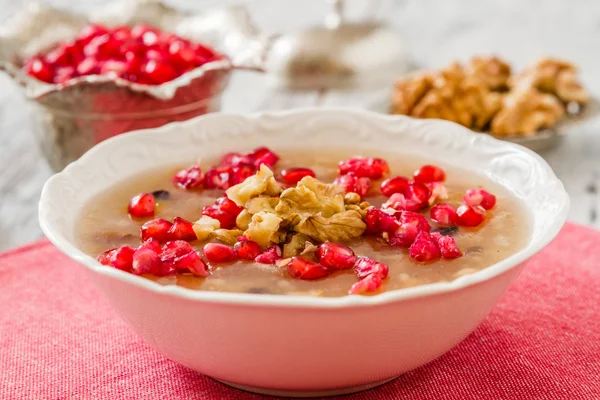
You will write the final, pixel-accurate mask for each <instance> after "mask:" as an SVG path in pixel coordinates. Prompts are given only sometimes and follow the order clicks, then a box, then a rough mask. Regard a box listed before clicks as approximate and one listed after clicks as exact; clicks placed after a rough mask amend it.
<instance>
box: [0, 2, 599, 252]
mask: <svg viewBox="0 0 600 400" xmlns="http://www.w3.org/2000/svg"><path fill="white" fill-rule="evenodd" d="M52 3H53V4H56V5H58V6H62V7H68V8H75V9H85V7H87V6H88V5H89V4H94V3H95V4H98V3H102V2H101V1H99V0H94V1H90V0H87V1H80V2H74V1H69V0H62V1H60V0H54V1H52ZM170 3H173V4H174V5H176V6H179V5H180V6H184V7H185V8H202V7H209V6H218V5H224V4H234V3H245V4H246V5H247V7H248V9H249V11H250V13H251V14H252V16H253V18H254V20H255V22H256V23H257V25H258V26H259V27H260V28H261V29H262V30H264V31H266V32H269V33H274V32H290V31H293V30H295V29H298V28H300V27H303V26H306V25H309V24H316V23H320V22H321V20H322V19H323V17H324V15H325V12H326V4H325V1H324V0H285V1H282V0H248V1H229V0H227V1H219V0H202V1H200V0H195V1H187V2H186V1H182V0H180V1H171V2H170ZM347 3H348V4H347V8H348V10H347V13H348V16H349V17H350V18H352V19H358V18H379V19H383V20H386V21H387V22H389V23H390V24H393V25H395V26H397V27H398V29H399V31H400V32H401V33H402V34H403V35H404V38H405V41H406V43H407V45H408V47H409V49H410V51H411V53H412V56H413V58H414V59H415V61H416V62H417V64H418V65H419V66H422V67H440V66H442V65H445V64H446V63H448V62H450V61H451V60H453V59H462V60H465V59H468V58H469V57H471V56H472V55H474V54H489V53H496V54H498V55H501V56H503V57H505V58H506V59H508V60H509V61H510V62H512V63H513V65H514V66H515V67H516V68H521V67H523V66H524V65H526V64H527V63H529V62H530V61H531V60H533V59H534V58H535V57H537V56H542V55H554V56H559V57H564V58H566V59H568V60H572V61H573V62H575V63H577V64H579V65H580V67H581V69H582V78H583V80H584V82H585V84H586V86H587V87H588V88H589V89H590V90H591V91H592V93H593V94H594V95H595V96H600V54H599V53H598V45H599V43H600V2H591V1H585V0H546V1H543V2H542V1H529V2H522V1H520V0H505V1H503V2H481V1H478V0H453V1H444V0H429V1H420V0H404V1H399V0H380V1H378V0H347ZM22 6H23V5H22V4H20V2H13V1H12V0H0V20H4V19H5V18H8V17H9V16H10V15H11V14H13V13H14V12H15V11H16V10H17V9H18V7H22ZM386 94H387V92H386V91H384V90H380V91H372V92H363V93H348V92H345V93H341V92H335V91H330V92H303V93H288V92H284V91H280V90H276V89H273V88H270V87H268V85H267V79H266V78H265V77H264V76H261V75H260V74H257V73H252V72H240V73H237V74H236V75H235V76H234V78H233V79H232V82H231V84H230V87H229V89H228V91H227V93H226V95H225V98H224V104H223V109H224V110H225V111H232V112H251V111H257V110H266V109H271V110H272V109H286V108H292V107H299V106H328V105H342V106H352V107H361V108H368V109H378V108H380V107H381V105H382V104H384V103H385V101H386ZM29 112H30V109H29V106H28V104H27V102H26V101H25V99H24V98H23V96H22V95H21V93H20V90H19V88H18V87H16V86H15V85H14V84H12V83H11V82H10V81H9V79H8V78H6V77H5V76H3V75H0V249H6V248H10V247H14V246H17V245H19V244H23V243H26V242H28V241H32V240H34V239H37V238H39V237H41V236H42V233H41V231H40V229H39V226H38V223H37V202H38V198H39V195H40V191H41V188H42V185H43V183H44V181H45V180H46V179H47V178H48V177H49V176H50V174H51V172H50V169H49V168H48V167H47V165H46V164H45V161H44V160H43V159H42V157H41V154H40V152H39V151H38V149H37V147H36V143H35V142H34V139H33V135H32V129H31V123H32V122H31V121H30V119H29V118H28V115H29ZM543 156H544V157H545V158H546V159H547V160H548V162H549V163H550V164H551V165H552V167H553V168H554V170H555V171H556V173H557V174H558V176H559V177H560V178H561V179H562V180H563V182H565V185H566V187H567V190H568V192H569V194H570V195H571V199H572V207H571V213H570V219H571V221H574V222H578V223H582V224H587V225H591V226H595V227H600V221H599V219H598V213H599V212H600V197H599V194H598V191H599V190H600V121H591V122H589V123H587V124H586V125H585V126H582V127H578V128H577V129H575V130H573V131H572V132H570V133H569V135H568V137H567V139H566V140H565V141H564V143H563V144H562V145H561V146H560V147H558V148H556V149H553V150H551V151H549V152H547V153H545V154H543Z"/></svg>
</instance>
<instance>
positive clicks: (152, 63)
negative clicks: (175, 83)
mask: <svg viewBox="0 0 600 400" xmlns="http://www.w3.org/2000/svg"><path fill="white" fill-rule="evenodd" d="M141 71H142V74H144V75H145V76H146V78H148V79H149V80H150V81H151V82H153V83H155V84H161V83H165V82H168V81H171V80H173V79H175V78H176V77H177V72H176V71H175V69H173V67H171V66H170V65H169V64H166V63H164V62H160V61H156V60H148V62H147V63H145V64H144V65H142V68H141Z"/></svg>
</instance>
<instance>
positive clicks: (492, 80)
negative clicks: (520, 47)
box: [466, 57, 511, 90]
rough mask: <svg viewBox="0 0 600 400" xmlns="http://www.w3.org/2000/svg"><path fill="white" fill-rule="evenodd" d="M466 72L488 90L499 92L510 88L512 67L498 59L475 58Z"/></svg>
mask: <svg viewBox="0 0 600 400" xmlns="http://www.w3.org/2000/svg"><path fill="white" fill-rule="evenodd" d="M466 72H467V75H470V76H472V77H474V78H476V79H478V80H479V81H480V82H482V83H483V84H484V85H485V86H486V87H487V88H488V89H491V90H499V89H505V88H507V87H508V78H509V77H510V72H511V70H510V65H508V64H507V63H506V62H504V61H502V60H501V59H499V58H498V57H473V59H472V60H471V62H470V63H469V65H467V68H466Z"/></svg>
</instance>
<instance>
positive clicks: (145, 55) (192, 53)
mask: <svg viewBox="0 0 600 400" xmlns="http://www.w3.org/2000/svg"><path fill="white" fill-rule="evenodd" d="M223 57H224V56H223V55H221V54H219V53H217V52H216V51H215V50H213V49H211V48H210V47H208V46H205V45H202V44H199V43H194V42H192V41H190V40H187V39H184V38H182V37H179V36H177V35H175V34H172V33H168V32H165V31H163V30H161V29H158V28H155V27H152V26H149V25H144V24H136V25H134V26H127V25H124V26H117V27H115V28H107V27H105V26H102V25H97V24H89V25H86V26H85V27H84V28H83V29H82V30H81V31H80V33H79V35H78V36H77V37H75V39H73V40H69V41H66V42H61V43H58V44H56V45H55V46H54V47H53V48H51V49H50V50H49V51H47V52H46V53H43V54H37V55H35V56H33V57H31V58H29V59H27V60H25V62H24V65H23V70H24V71H25V72H26V73H28V74H29V75H31V76H33V77H35V78H36V79H39V80H41V81H44V82H47V83H56V84H61V83H65V82H66V81H68V80H69V79H73V78H76V77H79V76H89V75H106V76H109V77H113V78H117V77H118V78H122V79H125V80H128V81H131V82H136V83H140V84H145V85H161V84H163V83H166V82H169V81H171V80H173V79H175V78H177V77H179V76H181V75H182V74H184V73H186V72H188V71H191V70H192V69H194V68H197V67H201V66H202V65H204V64H206V63H209V62H211V61H217V60H220V59H222V58H223ZM65 69H66V71H68V72H64V71H65ZM61 72H62V73H61Z"/></svg>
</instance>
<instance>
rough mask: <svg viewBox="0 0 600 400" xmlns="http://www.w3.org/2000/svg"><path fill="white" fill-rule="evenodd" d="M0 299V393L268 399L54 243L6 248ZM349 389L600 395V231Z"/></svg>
mask: <svg viewBox="0 0 600 400" xmlns="http://www.w3.org/2000/svg"><path fill="white" fill-rule="evenodd" d="M0 304H2V306H3V307H2V312H1V314H0V344H1V346H2V347H1V352H0V399H3V400H9V399H10V400H12V399H36V400H37V399H111V400H116V399H203V400H204V399H206V400H209V399H210V400H217V399H231V400H242V399H244V400H245V399H260V398H262V396H259V395H254V394H250V393H245V392H241V391H238V390H235V389H232V388H229V387H227V386H225V385H222V384H220V383H218V382H216V381H213V380H212V379H210V378H208V377H205V376H201V375H199V374H197V373H195V372H193V371H190V370H188V369H186V368H184V367H181V366H179V365H177V364H176V363H174V362H172V361H169V360H167V359H165V358H164V357H163V356H161V355H160V354H159V353H158V352H156V351H154V350H153V349H151V348H150V347H148V346H147V345H145V344H144V343H143V342H141V340H140V339H139V338H138V337H137V336H136V335H135V334H134V333H133V332H132V331H131V330H130V329H129V328H128V327H127V326H126V325H125V323H124V322H122V321H121V320H120V319H119V318H118V317H117V316H116V314H115V313H114V312H113V311H112V309H111V308H110V307H109V306H108V304H107V302H106V301H105V300H104V299H103V298H102V296H101V295H100V294H99V293H98V292H97V291H96V289H95V288H94V287H93V285H92V284H91V283H90V282H88V281H87V279H86V277H85V276H84V274H83V272H82V269H81V267H78V266H77V265H76V264H75V263H74V262H72V261H71V260H69V259H67V257H65V256H63V255H62V254H61V253H60V252H59V251H58V250H57V249H55V248H54V247H53V246H52V245H51V244H50V243H48V242H46V241H42V242H38V243H34V244H32V245H29V246H26V247H23V248H20V249H15V250H12V251H9V252H7V253H4V254H2V255H0ZM440 334H443V332H441V333H440ZM345 398H348V399H354V400H363V399H364V400H381V399H478V400H480V399H494V400H496V399H549V400H557V399H585V400H590V399H600V233H599V232H597V231H594V230H591V229H588V228H584V227H580V226H576V225H567V226H566V227H565V228H564V229H563V231H562V232H561V234H560V235H559V236H558V238H557V239H556V240H555V241H554V242H553V243H552V244H551V245H550V246H549V247H547V248H546V249H545V250H544V251H543V252H541V253H540V254H538V255H537V256H536V257H535V258H534V259H533V260H532V262H531V264H530V265H529V266H528V267H527V268H526V269H525V271H524V272H523V273H522V274H521V276H520V277H519V279H518V280H517V281H516V282H515V283H514V284H513V285H512V286H511V288H510V290H509V291H508V293H507V294H506V295H505V296H504V297H503V299H502V300H501V301H500V303H499V304H498V305H497V306H496V307H495V308H494V310H493V311H492V313H491V315H490V316H489V317H488V318H487V319H486V320H485V321H484V322H483V324H482V325H481V326H480V327H479V328H478V329H477V330H476V331H475V332H474V333H473V334H471V335H470V336H469V337H468V338H467V339H466V340H464V341H463V342H462V343H461V344H460V345H459V346H457V347H456V348H455V349H453V350H452V351H450V352H449V353H447V354H446V355H444V356H442V357H441V358H439V359H437V360H435V361H433V362H432V363H430V364H428V365H426V366H424V367H422V368H419V369H418V370H415V371H412V372H410V373H408V374H406V375H404V376H401V377H400V378H398V379H396V380H394V381H392V382H390V383H388V384H387V385H384V386H381V387H379V388H375V389H372V390H369V391H366V392H363V393H358V394H354V395H350V396H346V397H345Z"/></svg>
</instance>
